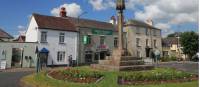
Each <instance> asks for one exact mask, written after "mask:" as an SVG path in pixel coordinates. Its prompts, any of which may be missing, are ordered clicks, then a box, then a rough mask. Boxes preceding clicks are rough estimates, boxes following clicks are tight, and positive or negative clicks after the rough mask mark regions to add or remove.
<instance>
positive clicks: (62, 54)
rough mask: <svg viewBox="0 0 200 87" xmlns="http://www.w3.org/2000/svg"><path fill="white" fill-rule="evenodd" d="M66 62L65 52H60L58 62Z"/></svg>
mask: <svg viewBox="0 0 200 87" xmlns="http://www.w3.org/2000/svg"><path fill="white" fill-rule="evenodd" d="M64 60H65V52H64V51H58V53H57V61H58V62H64Z"/></svg>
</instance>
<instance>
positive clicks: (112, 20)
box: [110, 16, 117, 25]
mask: <svg viewBox="0 0 200 87" xmlns="http://www.w3.org/2000/svg"><path fill="white" fill-rule="evenodd" d="M110 23H112V24H113V25H116V24H117V21H116V18H115V16H112V17H111V18H110Z"/></svg>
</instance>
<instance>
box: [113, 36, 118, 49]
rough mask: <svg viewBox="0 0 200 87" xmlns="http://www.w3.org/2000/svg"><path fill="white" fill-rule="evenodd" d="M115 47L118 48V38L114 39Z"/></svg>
mask: <svg viewBox="0 0 200 87" xmlns="http://www.w3.org/2000/svg"><path fill="white" fill-rule="evenodd" d="M114 47H115V48H117V47H118V37H114Z"/></svg>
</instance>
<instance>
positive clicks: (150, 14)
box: [89, 0, 199, 35]
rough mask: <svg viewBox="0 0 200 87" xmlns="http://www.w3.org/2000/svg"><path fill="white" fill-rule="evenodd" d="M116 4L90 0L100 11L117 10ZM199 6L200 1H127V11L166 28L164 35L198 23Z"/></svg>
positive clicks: (105, 0) (136, 17) (111, 0)
mask: <svg viewBox="0 0 200 87" xmlns="http://www.w3.org/2000/svg"><path fill="white" fill-rule="evenodd" d="M115 2H116V0H89V3H90V4H91V5H92V6H93V9H94V10H98V11H100V10H106V9H108V8H115ZM108 3H112V5H110V4H108ZM138 6H142V7H143V8H144V10H141V9H138ZM198 6H199V0H126V9H128V10H132V11H134V15H135V19H138V20H142V21H145V20H147V19H152V20H154V23H155V24H156V25H155V26H158V27H161V28H165V29H163V33H164V34H165V33H166V34H168V33H170V32H171V33H173V32H174V31H173V30H172V29H170V28H171V26H172V25H175V26H176V25H177V26H178V25H180V24H184V23H198V21H199V8H198ZM130 15H132V14H130ZM164 34H163V35H164Z"/></svg>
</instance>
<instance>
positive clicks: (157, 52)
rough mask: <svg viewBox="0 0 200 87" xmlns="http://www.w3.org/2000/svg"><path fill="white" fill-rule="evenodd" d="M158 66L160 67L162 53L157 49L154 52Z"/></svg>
mask: <svg viewBox="0 0 200 87" xmlns="http://www.w3.org/2000/svg"><path fill="white" fill-rule="evenodd" d="M154 55H155V60H156V64H157V65H158V61H159V60H160V51H159V50H158V49H157V48H156V49H155V51H154Z"/></svg>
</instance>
